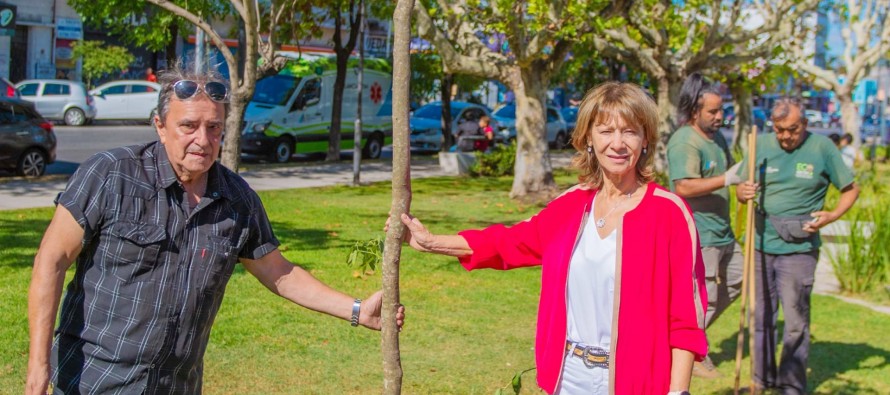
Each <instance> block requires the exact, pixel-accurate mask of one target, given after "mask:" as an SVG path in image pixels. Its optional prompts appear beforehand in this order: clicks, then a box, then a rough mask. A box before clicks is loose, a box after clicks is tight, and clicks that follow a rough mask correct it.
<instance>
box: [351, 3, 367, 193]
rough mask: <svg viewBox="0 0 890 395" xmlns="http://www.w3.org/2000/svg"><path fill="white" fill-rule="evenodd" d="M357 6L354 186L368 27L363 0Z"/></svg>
mask: <svg viewBox="0 0 890 395" xmlns="http://www.w3.org/2000/svg"><path fill="white" fill-rule="evenodd" d="M358 6H359V9H361V10H362V20H361V22H360V25H359V27H360V29H359V32H358V76H356V96H357V97H358V107H356V109H355V129H354V130H353V134H352V186H356V187H357V186H359V185H361V184H362V179H361V171H362V167H361V163H362V88H363V85H364V83H365V29H367V28H368V26H367V15H368V13H367V10H366V9H365V1H364V0H359V2H358Z"/></svg>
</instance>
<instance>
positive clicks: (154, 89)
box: [90, 80, 161, 123]
mask: <svg viewBox="0 0 890 395" xmlns="http://www.w3.org/2000/svg"><path fill="white" fill-rule="evenodd" d="M160 92H161V85H160V84H158V83H155V82H149V81H139V80H123V81H112V82H107V83H105V84H102V85H99V86H98V87H97V88H96V89H93V90H91V91H90V96H93V101H94V102H95V103H96V119H115V120H140V121H141V120H148V121H149V123H151V118H153V117H154V114H155V110H156V109H157V107H158V95H159V94H160Z"/></svg>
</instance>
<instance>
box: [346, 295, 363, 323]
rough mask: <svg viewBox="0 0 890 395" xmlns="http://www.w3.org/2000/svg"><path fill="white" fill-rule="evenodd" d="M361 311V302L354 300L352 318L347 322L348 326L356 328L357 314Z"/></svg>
mask: <svg viewBox="0 0 890 395" xmlns="http://www.w3.org/2000/svg"><path fill="white" fill-rule="evenodd" d="M361 309H362V300H361V299H356V300H355V301H354V302H352V318H351V319H350V320H349V323H350V325H352V326H358V313H359V311H361Z"/></svg>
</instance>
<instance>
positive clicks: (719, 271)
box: [667, 73, 743, 378]
mask: <svg viewBox="0 0 890 395" xmlns="http://www.w3.org/2000/svg"><path fill="white" fill-rule="evenodd" d="M677 118H678V119H679V120H680V122H681V124H682V125H683V126H682V127H680V129H677V131H676V132H674V134H673V135H672V136H671V139H670V141H669V142H668V145H667V155H668V172H669V175H670V179H671V190H672V191H674V193H676V194H677V195H679V196H681V197H683V198H684V199H686V201H687V202H688V203H689V207H690V208H692V215H693V217H694V218H695V227H696V229H698V234H699V237H700V239H701V249H702V257H703V258H704V262H705V285H706V286H707V289H708V310H707V312H706V313H705V327H708V326H710V325H711V323H713V322H714V321H715V320H716V319H717V317H719V316H720V313H722V312H723V311H724V310H726V308H727V307H729V305H730V304H731V303H732V302H733V301H734V300H735V299H736V298H738V296H739V294H740V292H741V285H742V263H743V260H742V253H741V248H740V247H739V244H738V243H737V242H736V240H735V235H733V232H732V226H731V224H730V218H729V185H734V184H738V183H739V182H740V181H741V179H740V178H739V176H738V175H736V171H735V168H733V167H737V166H738V165H736V166H733V159H732V156H731V155H730V153H729V147H728V145H727V143H726V139H724V138H723V134H721V133H720V127H721V126H722V125H723V100H722V99H721V98H720V93H719V92H718V91H717V90H716V89H715V87H714V86H713V85H712V84H711V83H710V82H708V81H707V80H705V79H704V78H703V77H702V76H701V74H699V73H693V74H691V75H690V76H689V77H688V78H687V79H686V81H685V82H684V83H683V87H682V89H681V91H680V98H679V105H678V106H677ZM692 374H693V375H695V376H697V377H702V378H716V377H719V376H720V374H719V373H718V372H717V370H716V369H715V367H714V364H713V362H711V359H710V358H706V359H705V360H704V361H702V362H696V363H695V365H694V366H693V369H692Z"/></svg>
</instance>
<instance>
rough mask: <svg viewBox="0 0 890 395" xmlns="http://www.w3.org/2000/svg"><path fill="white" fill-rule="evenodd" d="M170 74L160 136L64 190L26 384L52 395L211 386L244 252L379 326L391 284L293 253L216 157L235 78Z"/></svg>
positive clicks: (44, 247)
mask: <svg viewBox="0 0 890 395" xmlns="http://www.w3.org/2000/svg"><path fill="white" fill-rule="evenodd" d="M161 85H162V89H161V92H160V98H159V103H158V115H157V116H156V117H155V119H154V124H155V128H156V129H157V132H158V136H159V141H155V142H151V143H147V144H142V145H137V146H129V147H123V148H118V149H114V150H110V151H107V152H102V153H99V154H97V155H96V156H94V157H92V158H91V159H89V160H87V161H86V162H85V163H83V164H82V165H81V166H80V168H78V170H77V172H76V173H75V174H74V176H73V177H72V178H71V180H70V182H69V183H68V187H67V188H66V189H65V191H64V192H62V193H61V194H60V195H59V198H58V200H57V203H58V206H57V208H56V212H55V214H54V216H53V219H52V221H51V222H50V225H49V227H48V228H47V230H46V233H45V234H44V237H43V241H42V242H41V244H40V249H39V250H38V252H37V256H36V257H35V259H34V272H33V277H32V281H31V288H30V292H29V296H28V320H29V323H30V338H31V347H30V355H29V359H28V377H27V383H26V393H27V394H44V393H46V391H47V389H48V387H49V385H50V383H52V385H53V387H54V388H53V390H54V393H55V394H79V393H103V394H105V393H114V394H169V393H188V394H193V393H200V392H201V383H202V381H201V380H202V373H203V356H204V351H205V350H206V348H207V341H208V338H209V336H210V328H211V325H212V324H213V319H214V317H215V316H216V313H217V311H218V309H219V306H220V303H221V302H222V298H223V293H224V291H225V286H226V283H227V282H228V280H229V277H230V276H231V275H232V271H233V270H234V268H235V265H236V263H237V262H239V261H240V262H241V263H242V264H243V265H244V267H245V268H246V269H247V271H248V272H250V273H251V274H252V275H254V276H255V277H256V278H257V279H259V281H260V282H261V283H263V285H265V286H266V287H267V288H268V289H269V290H271V291H272V292H274V293H276V294H278V295H280V296H282V297H284V298H286V299H289V300H291V301H293V302H294V303H296V304H299V305H302V306H304V307H307V308H309V309H312V310H316V311H319V312H322V313H326V314H330V315H332V316H335V317H340V318H343V319H347V320H351V322H352V325H353V326H356V325H358V324H361V325H364V326H366V327H368V328H372V329H379V328H380V308H381V293H380V292H377V293H375V294H373V295H371V296H370V297H369V298H367V299H366V300H365V301H364V303H362V302H361V300H359V299H353V298H352V297H350V296H347V295H345V294H343V293H340V292H337V291H335V290H333V289H331V288H329V287H327V286H326V285H325V284H323V283H321V282H320V281H318V280H317V279H315V278H314V277H313V276H312V275H310V274H309V273H308V272H306V271H305V270H303V269H302V268H300V267H297V266H294V265H293V264H291V263H290V262H289V261H287V260H286V259H285V258H284V257H283V256H282V255H281V252H280V251H279V250H278V244H279V243H278V240H277V239H276V238H275V235H274V234H273V232H272V227H271V225H270V224H269V219H268V218H267V216H266V212H265V209H264V208H263V205H262V202H261V201H260V199H259V197H258V196H257V195H256V193H255V192H254V191H253V190H252V189H250V187H249V186H248V185H247V183H246V182H245V181H244V180H243V179H242V178H241V177H239V176H238V175H237V174H235V173H233V172H232V171H230V170H228V169H226V168H224V167H223V166H221V165H219V164H218V163H216V161H215V159H216V158H217V157H218V156H219V149H220V141H221V139H222V134H223V129H224V125H225V113H226V107H225V103H226V102H227V100H228V87H227V85H226V83H225V81H224V80H223V79H222V78H220V77H219V75H218V74H217V73H214V72H206V73H200V74H196V73H191V72H188V71H184V70H183V69H182V68H181V67H176V68H174V69H173V70H171V71H169V72H167V73H165V74H163V75H162V76H161ZM233 132H234V133H237V132H238V131H233ZM75 260H76V261H77V265H76V271H75V274H74V279H73V280H72V281H71V282H70V283H69V284H68V288H67V292H66V294H65V299H64V302H63V303H62V307H61V314H60V318H59V325H58V329H57V330H56V334H55V336H53V326H54V324H55V319H56V312H57V310H58V309H59V299H60V298H61V294H62V285H63V282H64V279H65V271H66V270H67V269H68V268H69V267H70V266H71V264H72V263H73V262H74V261H75ZM396 319H397V322H398V324H399V325H401V324H402V322H403V319H404V310H403V309H400V311H399V312H398V313H397V317H396Z"/></svg>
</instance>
